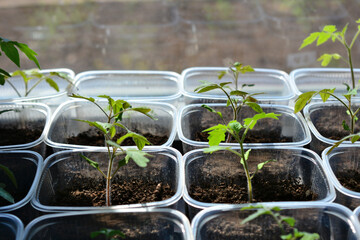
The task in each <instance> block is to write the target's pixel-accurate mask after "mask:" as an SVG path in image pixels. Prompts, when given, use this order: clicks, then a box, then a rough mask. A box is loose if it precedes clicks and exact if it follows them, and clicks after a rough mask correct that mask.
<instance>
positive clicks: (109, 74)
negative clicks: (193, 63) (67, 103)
mask: <svg viewBox="0 0 360 240" xmlns="http://www.w3.org/2000/svg"><path fill="white" fill-rule="evenodd" d="M179 78H180V75H179V74H178V73H175V72H169V71H87V72H82V73H79V74H77V75H76V77H75V84H74V86H73V90H72V92H73V93H76V94H79V95H83V96H88V97H94V98H96V97H97V96H98V95H103V94H105V95H108V96H111V97H113V98H120V99H124V100H144V101H162V102H168V103H172V104H175V103H176V101H177V100H178V99H179V98H180V97H181V93H180V86H179V85H180V83H179Z"/></svg>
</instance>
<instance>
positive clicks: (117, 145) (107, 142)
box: [106, 140, 121, 149]
mask: <svg viewBox="0 0 360 240" xmlns="http://www.w3.org/2000/svg"><path fill="white" fill-rule="evenodd" d="M106 144H108V145H109V146H112V147H115V148H120V149H121V146H120V145H119V144H117V143H116V142H114V141H111V140H106Z"/></svg>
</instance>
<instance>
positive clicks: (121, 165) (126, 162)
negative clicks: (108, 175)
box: [118, 157, 129, 168]
mask: <svg viewBox="0 0 360 240" xmlns="http://www.w3.org/2000/svg"><path fill="white" fill-rule="evenodd" d="M128 163H129V162H128V159H126V157H125V158H123V159H121V160H119V162H118V167H119V168H121V167H123V166H125V165H126V164H128Z"/></svg>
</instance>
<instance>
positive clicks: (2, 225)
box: [0, 213, 24, 240]
mask: <svg viewBox="0 0 360 240" xmlns="http://www.w3.org/2000/svg"><path fill="white" fill-rule="evenodd" d="M23 232H24V224H23V223H22V222H21V221H20V219H19V218H17V217H16V216H14V215H11V214H7V213H0V236H1V239H5V240H22V235H23Z"/></svg>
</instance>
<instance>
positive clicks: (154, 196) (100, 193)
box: [50, 179, 175, 206]
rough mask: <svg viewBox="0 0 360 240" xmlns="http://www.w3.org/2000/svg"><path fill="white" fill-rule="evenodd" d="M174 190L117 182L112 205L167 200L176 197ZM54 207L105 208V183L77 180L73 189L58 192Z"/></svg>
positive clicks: (151, 184) (137, 181) (136, 181)
mask: <svg viewBox="0 0 360 240" xmlns="http://www.w3.org/2000/svg"><path fill="white" fill-rule="evenodd" d="M174 194H175V192H174V190H173V189H172V188H171V187H170V186H169V185H168V184H166V183H159V182H150V181H146V182H145V181H143V180H141V179H134V180H130V181H126V180H117V181H114V182H113V184H112V185H111V198H112V205H124V204H136V203H148V202H157V201H162V200H166V199H168V198H170V197H172V196H174ZM50 205H53V206H105V182H102V183H96V182H94V180H91V179H76V180H74V181H72V182H71V187H69V188H68V189H65V190H63V191H58V192H57V193H56V197H55V198H54V199H53V201H52V202H51V203H50Z"/></svg>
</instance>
